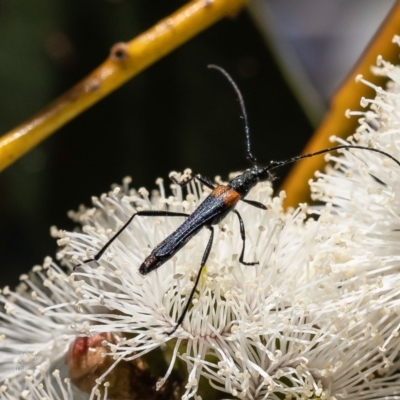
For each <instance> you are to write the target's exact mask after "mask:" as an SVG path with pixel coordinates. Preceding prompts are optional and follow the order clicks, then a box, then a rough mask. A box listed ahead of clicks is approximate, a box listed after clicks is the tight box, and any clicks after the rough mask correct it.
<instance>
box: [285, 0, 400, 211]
mask: <svg viewBox="0 0 400 400" xmlns="http://www.w3.org/2000/svg"><path fill="white" fill-rule="evenodd" d="M399 33H400V1H398V2H397V3H396V4H395V5H394V7H393V8H392V10H391V11H390V13H389V15H388V17H387V18H386V20H385V21H384V22H383V23H382V26H381V28H380V30H379V31H378V32H377V33H376V34H375V36H374V38H373V40H372V41H371V44H370V45H369V46H368V48H367V49H366V51H365V52H364V53H363V55H362V56H361V58H360V59H359V61H358V62H357V64H356V66H355V67H354V69H353V71H351V73H350V74H349V75H348V77H347V78H346V80H345V82H344V83H343V84H342V86H341V87H340V88H339V90H338V91H337V92H336V94H335V96H334V97H333V98H332V102H331V106H330V110H329V112H328V114H327V116H326V117H325V119H324V120H323V122H322V124H321V126H320V127H319V128H318V130H317V131H316V132H315V133H314V135H313V137H312V138H311V140H310V141H309V143H308V144H307V146H306V147H305V149H304V153H313V152H314V151H317V150H321V149H324V148H326V147H332V143H331V142H330V141H329V137H330V136H331V135H336V136H340V137H342V138H346V137H348V136H349V135H351V134H352V133H354V131H355V128H356V127H357V124H358V123H357V119H356V118H352V119H347V118H346V117H345V112H346V110H347V109H351V110H356V109H359V108H360V100H361V97H369V98H370V97H372V96H374V92H373V90H372V89H371V88H369V87H367V86H365V85H363V84H361V83H356V82H355V77H356V76H357V75H358V74H362V75H363V76H364V78H365V79H367V80H369V81H373V82H375V83H378V84H382V83H383V82H382V81H381V82H378V78H377V77H376V76H374V75H373V74H372V72H371V66H372V65H375V63H376V58H377V56H378V55H382V56H383V58H384V59H385V60H388V61H391V62H393V63H398V57H399V48H398V46H395V45H393V43H392V38H393V36H394V35H395V34H399ZM323 166H324V158H323V157H322V156H319V157H314V158H309V159H307V160H305V161H302V162H300V163H298V164H296V165H295V166H294V167H293V169H292V171H291V172H290V174H289V176H288V177H287V178H286V180H285V182H284V184H283V185H282V189H284V190H286V194H287V198H286V200H285V205H286V206H296V205H297V204H298V203H299V202H302V201H307V200H308V198H309V187H308V180H309V179H311V178H312V177H313V176H314V172H315V171H316V170H318V169H322V168H323Z"/></svg>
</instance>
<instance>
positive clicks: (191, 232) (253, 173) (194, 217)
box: [75, 65, 400, 335]
mask: <svg viewBox="0 0 400 400" xmlns="http://www.w3.org/2000/svg"><path fill="white" fill-rule="evenodd" d="M208 68H213V69H216V70H218V71H220V72H221V73H222V74H223V75H225V77H226V79H227V80H228V81H229V83H230V84H231V86H232V87H233V89H234V90H235V92H236V95H237V97H238V100H239V104H240V109H241V114H242V115H241V117H242V118H243V121H244V130H245V135H246V155H247V160H248V161H249V162H250V165H251V167H250V169H249V170H247V171H245V172H243V173H242V174H240V175H238V176H236V177H235V178H233V179H232V180H231V181H229V182H228V184H226V185H218V186H215V185H214V184H213V183H212V182H210V181H208V180H207V179H205V178H204V177H202V176H201V175H195V176H192V177H190V178H189V179H186V180H184V181H178V180H177V179H176V177H174V176H171V179H172V181H173V182H174V183H175V184H177V185H179V186H181V187H183V186H185V185H187V184H188V183H189V182H190V181H191V180H193V179H197V180H198V181H199V182H201V183H202V184H203V185H204V186H207V187H208V188H210V189H211V193H210V194H209V195H208V197H207V198H206V199H205V200H204V201H203V202H202V203H201V204H200V205H199V206H198V207H197V208H196V209H195V210H194V211H193V213H192V214H187V213H183V212H173V211H160V210H144V211H137V212H136V213H135V214H133V215H132V216H131V217H130V218H129V219H128V221H126V223H125V224H124V225H123V226H122V227H121V228H120V229H119V230H118V232H117V233H116V234H115V235H114V236H113V237H112V238H111V239H110V240H109V241H108V242H107V243H106V244H105V245H104V246H103V247H102V248H101V249H100V251H99V252H98V253H97V254H96V255H95V256H94V257H93V258H90V259H88V260H85V261H84V263H85V264H87V263H90V262H92V261H98V260H99V259H100V257H101V256H102V255H103V254H104V252H105V251H106V250H107V248H108V247H109V246H110V245H111V244H112V243H113V242H114V240H115V239H116V238H117V237H118V236H119V235H120V234H121V233H122V232H123V231H124V230H125V228H126V227H127V226H128V225H129V224H130V223H131V222H132V220H133V219H134V218H135V217H136V216H147V217H160V216H163V217H187V219H186V220H185V221H184V222H183V223H182V224H181V225H180V226H179V227H178V228H177V229H176V230H175V231H174V232H172V233H171V234H170V235H169V236H168V237H167V238H166V239H164V240H163V241H162V242H161V243H160V244H158V245H157V246H156V247H154V249H153V250H152V252H151V253H150V255H149V256H148V257H147V258H146V259H145V260H144V261H143V263H142V265H141V266H140V267H139V272H140V273H141V274H142V275H147V274H148V273H149V272H151V271H153V270H155V269H157V268H160V267H161V266H162V265H163V264H164V263H165V262H167V261H168V260H169V259H170V258H172V257H173V256H174V255H175V254H176V253H177V252H178V251H179V250H180V249H181V248H182V247H183V246H185V244H186V243H187V242H188V241H189V240H190V239H191V238H192V237H193V236H195V235H196V234H197V233H199V232H200V230H201V229H202V228H203V227H205V228H207V229H208V230H209V231H210V238H209V240H208V243H207V246H206V249H205V251H204V254H203V258H202V259H201V263H200V269H199V272H198V274H197V277H196V280H195V282H194V286H193V288H192V290H191V292H190V294H189V297H188V299H187V301H186V304H185V306H184V308H183V311H182V314H181V315H180V316H179V318H178V320H177V321H176V325H175V326H174V328H173V329H172V330H171V331H169V332H165V334H166V335H172V334H173V333H174V332H175V331H176V330H177V329H178V327H179V326H180V325H181V324H182V322H183V320H184V318H185V315H186V313H187V311H188V309H189V307H190V304H191V302H192V299H193V296H194V294H195V292H196V288H197V285H198V283H199V279H200V276H201V272H202V270H203V268H204V266H205V264H206V262H207V259H208V256H209V255H210V251H211V247H212V243H213V239H214V228H213V225H216V224H218V223H219V222H221V221H222V220H223V219H224V218H225V217H226V216H227V214H229V213H230V212H231V211H232V212H234V213H235V214H236V216H237V217H238V220H239V227H240V235H241V238H242V243H243V245H242V251H241V252H240V256H239V262H240V263H241V264H244V265H256V264H258V262H246V261H244V252H245V247H246V235H245V229H244V223H243V220H242V217H241V216H240V214H239V212H238V211H237V210H235V206H236V204H237V203H238V202H239V201H240V200H241V201H243V202H244V203H247V204H249V205H251V206H253V207H257V208H259V209H261V210H266V209H267V208H266V207H265V206H264V205H263V204H262V203H259V202H258V201H253V200H246V199H245V197H246V196H247V194H248V193H249V191H250V190H251V189H252V188H253V187H254V186H256V185H257V183H258V182H264V181H267V180H269V179H270V178H271V174H270V171H271V170H274V169H276V168H279V167H282V166H283V165H286V164H291V163H294V162H296V161H298V160H301V159H303V158H308V157H314V156H316V155H319V154H324V153H328V152H331V151H334V150H339V149H362V150H369V151H373V152H376V153H379V154H382V155H384V156H385V157H388V158H390V159H391V160H393V161H394V162H395V163H396V164H398V165H399V166H400V162H399V161H398V160H396V159H395V158H394V157H392V156H391V155H390V154H388V153H385V152H384V151H382V150H378V149H374V148H370V147H365V146H357V145H340V146H335V147H330V148H326V149H324V150H320V151H317V152H315V153H310V154H303V155H300V156H296V157H292V158H289V159H287V160H284V161H271V162H270V164H269V165H268V166H266V167H260V166H258V165H257V163H256V158H255V157H254V155H253V153H252V152H251V150H250V128H249V124H248V120H247V113H246V108H245V105H244V101H243V97H242V94H241V92H240V90H239V88H238V87H237V85H236V83H235V82H234V81H233V79H232V78H231V76H230V75H229V74H228V73H227V72H226V71H225V70H224V69H222V68H221V67H218V66H216V65H209V66H208ZM76 267H78V266H75V268H76Z"/></svg>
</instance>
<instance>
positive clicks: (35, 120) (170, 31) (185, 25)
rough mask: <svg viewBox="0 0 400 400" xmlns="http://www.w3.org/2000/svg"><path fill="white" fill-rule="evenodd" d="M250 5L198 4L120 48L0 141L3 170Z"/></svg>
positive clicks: (201, 0)
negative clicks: (111, 93)
mask: <svg viewBox="0 0 400 400" xmlns="http://www.w3.org/2000/svg"><path fill="white" fill-rule="evenodd" d="M246 2H247V0H194V1H191V2H189V3H188V4H187V5H185V6H184V7H182V8H181V9H179V10H178V11H176V12H175V13H174V14H172V15H170V16H169V17H167V18H165V19H164V20H162V21H160V22H159V23H157V24H156V25H155V26H153V27H152V28H151V29H149V30H148V31H146V32H144V33H143V34H141V35H139V36H138V37H137V38H135V39H133V40H131V41H130V42H128V43H118V44H116V45H114V47H113V48H112V49H111V53H110V56H109V57H108V58H107V60H106V61H105V62H104V63H103V64H101V65H100V66H99V67H98V68H97V69H95V70H94V71H93V72H92V73H91V74H89V75H88V76H87V77H86V78H84V79H83V80H82V81H81V82H79V83H78V84H77V85H76V86H74V87H73V88H72V89H70V90H69V91H67V92H66V93H64V94H63V95H61V96H60V97H59V98H58V99H56V100H55V101H54V102H52V103H51V104H49V105H48V106H47V107H46V108H44V109H43V110H41V111H40V112H39V113H38V114H36V115H35V116H33V117H32V118H31V119H30V120H28V121H26V122H25V123H23V124H21V125H19V126H17V127H16V128H14V129H13V130H12V131H10V132H8V133H7V134H5V135H4V136H2V137H1V138H0V171H1V170H3V169H4V168H6V167H7V166H8V165H10V164H11V163H13V162H14V161H16V160H17V159H18V158H20V157H21V156H22V155H23V154H25V153H26V152H28V151H29V150H30V149H32V148H33V147H34V146H36V145H37V144H38V143H40V142H41V141H42V140H44V139H46V137H47V136H49V135H51V134H52V133H53V132H55V131H56V130H57V129H58V128H60V127H61V126H63V125H64V124H66V123H67V122H68V121H69V120H71V119H73V118H74V117H75V116H77V115H78V114H80V113H81V112H83V111H84V110H86V109H87V108H89V107H90V106H91V105H93V104H94V103H96V102H97V101H99V100H100V99H102V98H103V97H105V96H107V95H108V94H109V93H110V92H112V91H113V90H115V89H117V88H118V87H119V86H121V85H123V84H124V83H125V82H126V81H127V80H128V79H130V78H132V77H133V76H135V75H137V74H138V73H139V72H141V71H142V70H143V69H145V68H146V67H148V66H149V65H151V64H152V63H154V62H155V61H157V60H159V59H160V58H162V57H163V56H165V55H166V54H168V53H169V52H171V51H172V50H174V49H175V48H177V47H178V46H180V45H181V44H183V43H185V42H186V41H188V40H189V39H191V38H192V37H193V36H195V35H196V34H198V33H199V32H201V31H202V30H204V29H206V28H207V27H209V26H210V25H212V24H213V23H215V22H216V21H218V20H220V19H221V18H223V17H225V16H227V15H233V14H235V13H236V12H237V11H238V10H239V9H240V8H241V7H243V5H244V4H245V3H246Z"/></svg>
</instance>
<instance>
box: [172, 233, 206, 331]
mask: <svg viewBox="0 0 400 400" xmlns="http://www.w3.org/2000/svg"><path fill="white" fill-rule="evenodd" d="M206 227H207V228H208V229H209V230H210V231H211V235H210V238H209V239H208V243H207V247H206V249H205V251H204V254H203V258H202V259H201V264H200V269H199V272H198V274H197V277H196V280H195V282H194V286H193V288H192V291H191V292H190V295H189V297H188V299H187V301H186V304H185V307H184V308H183V311H182V314H181V315H180V316H179V318H178V320H177V321H176V325H175V326H174V328H173V329H172V331H169V332H164V334H165V335H167V336H170V335H172V334H173V333H174V332H175V331H176V330H177V329H178V328H179V326H180V325H181V324H182V322H183V320H184V319H185V316H186V314H187V312H188V310H189V307H190V304H191V303H192V300H193V296H194V294H195V292H196V289H197V286H198V284H199V281H200V276H201V273H202V272H203V268H204V266H205V265H206V262H207V260H208V256H209V255H210V251H211V247H212V244H213V240H214V228H213V227H212V226H208V225H206Z"/></svg>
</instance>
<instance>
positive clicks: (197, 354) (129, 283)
mask: <svg viewBox="0 0 400 400" xmlns="http://www.w3.org/2000/svg"><path fill="white" fill-rule="evenodd" d="M158 182H159V184H160V185H161V181H158ZM190 191H191V193H190V194H189V195H188V196H187V197H186V199H184V198H183V197H182V192H181V189H180V188H179V187H178V188H175V189H174V196H173V197H169V198H168V199H165V197H164V196H160V194H159V193H157V192H154V193H153V197H152V199H149V197H148V192H147V191H145V190H143V189H142V190H140V191H139V192H140V194H141V195H139V193H137V192H136V191H134V190H129V189H128V187H127V181H125V183H124V186H123V187H116V188H115V189H114V190H113V191H112V192H110V193H109V195H108V196H107V195H103V196H101V198H100V199H97V198H95V199H94V204H95V208H93V209H88V210H83V209H82V210H81V211H80V212H79V213H77V214H74V217H75V219H76V220H79V221H83V222H84V224H87V225H86V226H85V227H84V232H85V233H75V232H70V233H65V236H66V237H67V238H69V239H70V240H69V241H68V245H67V247H66V248H65V249H63V250H62V255H63V256H66V257H67V258H66V261H65V262H67V263H68V262H69V261H68V260H69V258H68V257H71V256H72V259H73V262H74V263H76V262H77V260H79V261H81V262H82V261H83V260H85V259H86V258H87V257H88V256H89V257H91V256H93V254H95V253H96V252H97V251H98V250H99V249H100V248H101V247H102V246H103V245H104V244H105V243H106V242H107V240H109V238H110V237H112V236H113V234H114V232H115V231H116V230H117V229H118V228H119V227H120V226H121V225H122V224H124V222H125V221H126V220H127V219H128V218H129V217H130V216H131V215H132V214H133V213H134V212H135V211H136V210H141V209H149V208H152V209H165V207H166V204H167V205H168V209H169V210H172V211H179V212H188V213H190V212H192V211H193V210H194V208H195V207H196V206H197V205H198V203H199V202H200V201H201V200H202V199H203V198H204V197H205V196H206V195H207V194H208V192H202V191H201V189H200V187H199V185H195V184H192V185H191V188H190ZM160 193H164V188H163V187H162V186H160ZM270 195H271V188H270V185H269V184H260V185H258V186H257V187H256V188H255V189H254V190H253V191H252V192H251V194H250V196H249V198H251V199H253V200H257V201H262V202H263V203H264V204H266V205H267V207H268V211H261V210H258V209H255V208H254V207H251V206H249V205H247V204H240V205H239V206H238V211H239V212H240V213H241V215H242V217H243V220H244V221H245V224H246V237H247V249H248V250H247V251H246V257H245V258H246V259H247V260H249V261H254V260H258V261H259V263H260V264H259V265H256V266H251V267H250V266H243V265H242V264H240V263H239V261H238V254H239V252H240V250H241V245H242V244H241V239H240V234H239V230H238V222H237V220H236V219H235V215H233V214H232V215H231V216H228V218H227V219H226V220H224V222H223V223H222V224H221V226H219V227H218V228H217V231H216V234H215V240H214V244H213V249H212V253H211V255H210V258H209V260H208V262H207V270H206V272H205V273H204V274H203V276H202V277H201V283H200V285H199V289H198V293H197V294H196V297H195V299H194V300H193V306H192V307H191V308H190V309H189V311H188V313H187V316H186V317H185V320H184V321H183V324H182V327H181V328H179V329H178V330H177V331H176V332H175V333H174V334H173V335H171V336H167V335H165V334H164V333H165V332H169V331H171V329H172V328H174V326H175V324H176V320H177V319H178V317H179V315H180V314H181V312H182V309H183V307H184V305H185V301H186V298H185V296H186V295H188V293H190V290H191V288H192V285H193V279H194V278H195V276H196V273H197V271H198V269H199V266H200V260H201V257H202V254H203V251H204V249H205V247H206V244H207V241H208V233H207V231H206V230H204V232H202V233H200V234H199V235H198V236H196V237H195V238H194V239H192V240H191V241H190V242H189V243H188V244H187V245H186V246H185V247H184V248H183V249H182V250H180V251H179V252H178V253H177V255H176V256H175V257H174V258H173V259H172V260H171V261H169V262H167V263H166V264H165V265H163V266H162V267H160V268H159V269H157V270H156V271H155V272H152V273H150V274H149V275H147V276H145V277H143V276H141V275H140V274H139V273H138V266H139V265H140V264H141V262H142V261H143V260H144V258H145V257H146V256H147V255H148V254H149V253H150V251H151V249H152V247H154V246H155V245H156V244H158V242H160V241H161V240H163V239H164V238H165V237H166V236H167V235H168V234H169V233H171V232H172V230H173V229H175V228H176V227H177V226H178V225H179V224H180V223H182V221H183V218H182V219H179V218H166V217H162V218H150V217H147V218H141V217H137V218H135V219H134V220H133V222H132V224H131V225H129V226H128V227H127V228H126V231H124V232H123V233H122V234H121V236H120V237H119V238H118V239H117V240H116V241H115V242H114V243H113V244H112V246H111V247H110V248H109V249H108V250H107V252H106V253H107V254H105V255H104V256H103V257H102V258H101V259H100V260H99V262H98V264H99V265H96V264H95V263H94V262H93V263H92V265H91V266H88V265H85V266H81V267H80V269H78V270H77V272H76V273H75V275H76V276H77V277H82V278H83V279H84V280H86V283H83V284H82V286H80V292H79V294H80V295H81V296H82V300H81V301H80V304H82V305H85V306H90V307H94V306H96V305H98V306H104V307H106V308H108V310H110V311H112V313H111V314H110V313H109V312H102V313H101V314H98V315H96V314H92V315H90V316H87V318H88V320H90V321H91V326H90V331H91V334H97V333H102V332H114V333H115V332H118V333H119V334H120V335H121V336H122V338H121V340H120V341H119V342H118V343H116V344H112V345H111V349H112V352H111V354H113V356H114V357H115V358H116V359H117V360H122V359H123V360H133V359H137V358H138V357H140V356H142V355H144V354H146V353H148V352H150V351H151V350H153V349H156V348H157V347H159V346H162V345H163V344H164V343H167V342H168V346H169V347H170V348H171V349H172V354H171V355H170V356H168V357H169V358H168V360H169V362H170V367H169V369H168V371H166V374H165V377H164V379H163V380H162V381H161V382H160V385H161V384H162V383H163V382H164V381H165V379H167V378H168V376H169V374H170V373H171V371H172V368H174V364H175V360H176V357H177V356H178V357H180V358H181V359H182V360H184V361H185V362H186V364H187V367H188V374H189V376H188V383H187V385H186V392H185V394H184V397H191V396H194V395H196V393H197V390H198V385H199V381H200V378H201V376H203V377H206V378H208V379H209V381H210V383H211V384H212V385H213V386H214V387H216V388H218V390H222V391H225V392H227V393H229V394H231V395H232V396H235V397H240V398H254V399H255V398H265V397H266V396H270V398H276V399H278V398H281V396H282V395H284V396H289V395H292V396H294V397H296V398H297V397H298V398H301V397H302V396H314V397H319V396H322V398H328V397H330V396H335V395H336V396H339V395H343V396H344V395H345V393H346V392H347V393H352V391H355V392H356V393H359V392H360V391H362V390H364V388H365V384H364V382H365V381H366V379H367V377H368V376H370V375H371V374H374V373H375V372H376V371H378V370H380V369H382V368H383V367H384V366H385V365H387V364H390V363H391V362H393V361H394V360H393V358H390V360H388V359H386V358H385V357H383V356H382V354H381V351H380V350H379V348H378V347H379V345H383V343H384V340H385V339H387V338H388V335H389V334H386V335H383V336H382V337H379V339H377V338H371V339H369V338H368V336H369V335H370V331H374V329H378V331H379V330H380V329H381V328H382V326H383V327H384V328H382V329H385V327H386V325H385V319H382V318H381V312H382V309H383V305H382V304H380V303H377V304H376V305H375V306H371V304H370V303H369V300H370V298H369V297H368V295H370V294H371V296H375V297H378V294H377V293H378V291H373V290H371V293H368V292H367V291H366V290H364V288H362V287H361V288H355V289H359V290H356V291H355V292H354V293H349V288H350V287H352V288H353V287H354V282H353V275H351V276H350V277H349V276H347V275H346V274H344V273H343V271H339V273H336V272H333V271H332V265H335V259H337V258H339V259H343V260H349V259H350V258H351V251H350V250H349V249H348V248H346V247H345V248H343V247H342V246H341V242H340V241H339V242H338V243H332V238H334V237H335V235H337V234H338V232H340V233H342V232H341V231H340V230H338V226H340V225H338V224H337V222H336V219H335V217H334V216H333V215H332V214H331V212H330V210H331V207H329V206H328V207H326V208H325V209H323V210H318V211H312V212H314V213H318V214H320V218H319V220H318V221H314V220H308V221H307V223H306V224H305V223H304V220H305V219H306V217H307V213H308V212H309V210H308V209H307V206H306V205H303V206H302V207H301V208H300V209H298V210H296V212H294V213H292V214H291V213H284V212H283V210H282V204H281V203H282V197H277V198H271V197H270ZM135 207H136V208H135ZM105 227H107V228H108V229H107V230H106V229H105ZM327 243H329V246H328V245H327ZM332 272H333V273H332ZM360 286H361V285H360ZM353 289H354V288H353ZM353 289H352V290H353ZM393 301H394V302H396V300H395V299H393ZM367 310H368V312H367ZM359 315H360V316H361V318H358V316H359ZM393 321H395V319H393ZM396 321H397V319H396ZM399 322H400V321H397V324H398V323H399ZM393 323H394V322H393ZM393 329H394V327H393ZM366 337H367V338H366ZM387 345H389V347H390V349H392V347H393V346H395V344H394V342H393V341H390V340H389V341H388V342H387ZM168 354H169V353H168ZM210 360H213V361H210ZM106 376H107V373H105V374H104V375H103V376H102V377H101V379H100V380H102V379H107V378H106ZM368 385H369V386H368ZM368 385H367V386H368V387H371V385H372V384H368ZM391 390H392V389H391ZM371 393H372V394H373V392H371ZM372 394H371V396H372Z"/></svg>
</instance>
